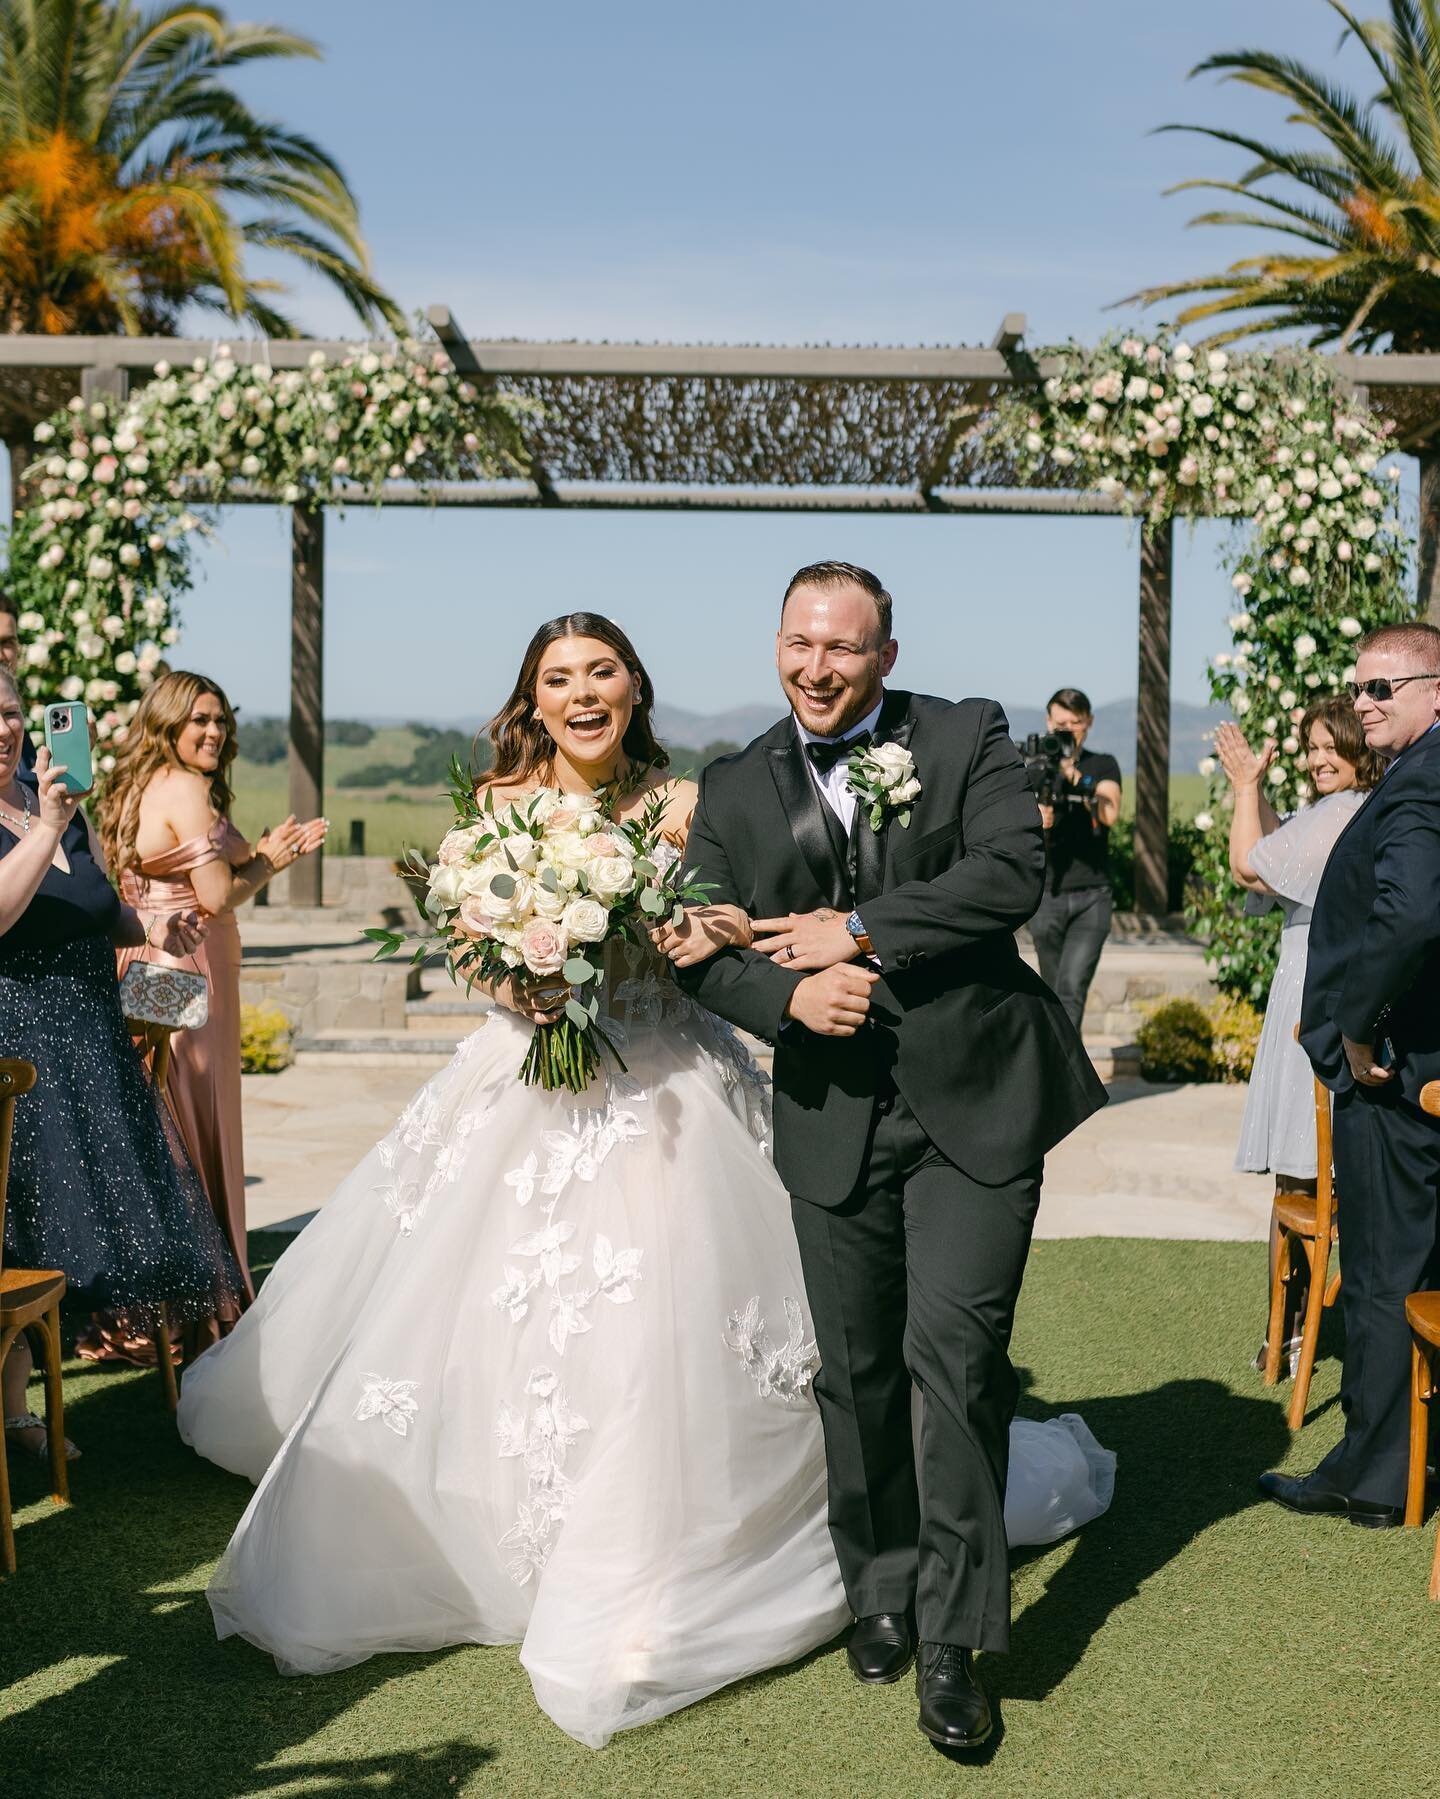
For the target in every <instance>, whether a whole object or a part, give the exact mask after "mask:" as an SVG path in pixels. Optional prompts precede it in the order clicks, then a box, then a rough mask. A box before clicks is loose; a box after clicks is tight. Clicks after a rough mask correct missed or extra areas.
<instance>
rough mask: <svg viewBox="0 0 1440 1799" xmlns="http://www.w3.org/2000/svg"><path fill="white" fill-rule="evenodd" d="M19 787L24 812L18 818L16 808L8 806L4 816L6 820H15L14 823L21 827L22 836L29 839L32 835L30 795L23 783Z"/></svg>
mask: <svg viewBox="0 0 1440 1799" xmlns="http://www.w3.org/2000/svg"><path fill="white" fill-rule="evenodd" d="M19 785H20V804H21V806H22V807H23V811H22V812H21V813H20V815H19V816H18V817H16V814H15V809H14V807H13V806H10V805H6V807H5V808H4V816H5V817H6V818H9V819H13V820H14V822H15V823H16V824H17V825H19V827H20V831H21V835H22V836H25V837H28V836H29V835H30V811H31V808H30V794H29V791H28V789H27V788H26V787H25V785H24V783H23V782H21V783H20V784H19Z"/></svg>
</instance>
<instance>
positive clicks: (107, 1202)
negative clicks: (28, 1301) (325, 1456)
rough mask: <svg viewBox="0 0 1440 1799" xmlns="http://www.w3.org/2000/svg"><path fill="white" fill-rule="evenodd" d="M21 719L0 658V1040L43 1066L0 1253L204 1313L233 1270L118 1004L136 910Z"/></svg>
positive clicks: (23, 1432) (9, 1395) (24, 1426)
mask: <svg viewBox="0 0 1440 1799" xmlns="http://www.w3.org/2000/svg"><path fill="white" fill-rule="evenodd" d="M24 726H25V718H24V711H23V708H22V706H21V702H20V696H19V693H18V691H17V690H16V687H15V684H14V681H13V680H12V678H11V677H10V675H9V674H8V672H7V671H5V670H3V669H0V1055H5V1056H14V1057H20V1058H23V1059H24V1060H25V1061H27V1062H33V1063H34V1064H35V1067H36V1068H37V1070H38V1071H39V1076H40V1078H39V1080H38V1082H37V1083H36V1085H35V1087H34V1089H33V1090H32V1091H31V1092H30V1093H29V1094H27V1095H26V1096H25V1097H24V1098H22V1099H21V1100H20V1101H19V1103H18V1104H17V1106H16V1108H15V1131H14V1141H13V1144H12V1146H11V1154H10V1187H9V1203H8V1206H7V1208H6V1213H5V1261H6V1262H7V1263H10V1264H12V1265H16V1266H21V1267H29V1268H57V1269H59V1270H61V1271H62V1272H63V1273H64V1275H65V1277H66V1281H67V1283H68V1286H69V1298H70V1300H72V1301H73V1302H74V1303H76V1304H77V1305H79V1306H80V1307H82V1308H83V1309H85V1310H86V1311H89V1310H91V1309H93V1308H96V1307H102V1306H104V1307H115V1308H124V1309H125V1310H126V1311H127V1312H128V1313H130V1314H131V1315H132V1316H136V1317H140V1318H147V1317H148V1318H149V1319H151V1320H152V1321H153V1320H154V1317H155V1314H156V1312H157V1310H158V1308H159V1306H160V1305H161V1304H162V1303H163V1304H166V1305H168V1306H169V1307H170V1309H171V1311H172V1313H173V1314H174V1315H175V1316H177V1317H207V1316H210V1315H211V1314H213V1313H214V1312H215V1311H216V1309H217V1301H218V1300H222V1299H223V1300H225V1301H227V1302H229V1303H231V1304H232V1305H233V1303H234V1301H235V1300H236V1298H237V1297H238V1295H239V1293H240V1290H241V1289H240V1276H239V1271H238V1269H237V1268H236V1267H235V1263H234V1259H233V1257H232V1256H231V1254H230V1251H229V1249H228V1248H227V1246H226V1244H225V1240H224V1238H223V1236H222V1235H221V1232H220V1229H219V1227H218V1226H217V1224H216V1222H215V1218H214V1215H213V1213H212V1212H211V1210H210V1204H209V1201H208V1200H207V1199H206V1197H205V1191H204V1189H203V1187H202V1186H201V1185H200V1182H199V1180H198V1179H197V1177H196V1175H195V1172H194V1170H193V1169H192V1168H191V1167H190V1165H189V1164H188V1162H186V1161H185V1160H184V1157H183V1152H180V1151H178V1149H177V1148H176V1145H177V1143H178V1139H177V1138H176V1137H175V1133H174V1127H173V1125H172V1124H170V1121H169V1119H168V1116H167V1114H166V1113H165V1112H164V1109H163V1107H161V1106H160V1105H159V1104H158V1103H157V1102H156V1099H155V1096H154V1094H153V1092H152V1091H151V1089H150V1086H149V1084H148V1082H147V1080H146V1077H145V1072H144V1069H143V1067H142V1066H141V1063H140V1058H139V1056H138V1054H137V1053H136V1051H135V1048H134V1046H133V1045H132V1043H131V1041H130V1036H129V1033H128V1032H127V1030H126V1028H125V1020H124V1018H123V1016H122V1015H121V1011H120V992H119V987H118V984H117V982H116V976H115V951H114V945H115V944H116V943H117V942H121V943H124V942H128V941H130V940H131V939H132V938H133V939H135V940H137V941H138V937H139V927H138V922H137V921H136V919H135V915H134V914H133V912H131V911H130V910H129V909H128V908H126V907H122V906H121V904H120V901H119V899H118V898H117V897H116V895H115V891H114V889H113V888H112V887H111V886H110V883H109V882H108V881H107V879H106V878H105V871H104V868H103V867H102V865H101V863H100V861H99V859H98V857H97V855H96V852H95V846H94V843H93V840H92V838H91V835H90V828H89V825H88V824H87V822H86V820H85V817H84V814H83V813H82V812H80V810H79V802H78V799H77V798H76V796H75V795H73V794H70V793H68V792H67V791H66V789H65V788H64V787H63V785H62V784H61V783H60V781H59V780H58V779H57V778H56V776H55V773H54V771H53V770H51V768H50V767H49V754H48V752H47V751H45V750H43V749H42V750H41V751H40V753H39V757H38V759H37V767H36V772H35V775H34V776H33V777H31V776H29V775H25V776H23V777H22V774H21V769H20V753H21V746H22V743H23V740H24V735H25V729H24ZM29 1374H30V1352H29V1349H28V1347H27V1346H26V1344H25V1341H24V1339H23V1338H21V1339H20V1340H19V1341H18V1342H17V1343H16V1345H15V1347H14V1349H12V1351H11V1353H10V1355H9V1357H8V1359H7V1361H6V1363H5V1367H4V1369H3V1371H0V1378H3V1390H4V1415H5V1436H6V1442H7V1444H10V1443H13V1444H14V1445H15V1446H16V1447H17V1448H23V1449H27V1450H29V1451H31V1452H32V1453H35V1454H43V1453H44V1452H45V1430H44V1426H43V1424H41V1423H40V1421H39V1420H38V1419H35V1418H33V1417H31V1415H30V1413H29V1408H28V1406H27V1405H26V1402H25V1388H26V1383H27V1381H28V1379H29Z"/></svg>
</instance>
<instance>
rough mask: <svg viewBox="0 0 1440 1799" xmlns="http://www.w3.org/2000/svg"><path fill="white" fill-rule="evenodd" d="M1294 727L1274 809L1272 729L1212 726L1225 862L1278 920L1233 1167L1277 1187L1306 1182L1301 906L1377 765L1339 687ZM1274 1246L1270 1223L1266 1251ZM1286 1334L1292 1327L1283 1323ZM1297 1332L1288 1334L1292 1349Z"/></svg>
mask: <svg viewBox="0 0 1440 1799" xmlns="http://www.w3.org/2000/svg"><path fill="white" fill-rule="evenodd" d="M1298 735H1299V740H1300V745H1301V747H1302V748H1303V750H1304V753H1305V759H1306V762H1307V764H1308V767H1309V774H1310V781H1309V788H1308V791H1307V793H1306V796H1305V799H1304V801H1303V802H1302V804H1301V806H1300V809H1299V810H1298V811H1296V812H1292V813H1291V814H1290V815H1289V816H1288V817H1286V818H1283V819H1282V818H1281V817H1280V816H1279V815H1278V814H1277V813H1276V811H1275V809H1274V808H1273V807H1272V806H1271V804H1270V802H1269V801H1268V800H1267V799H1266V797H1265V794H1264V787H1265V784H1266V782H1265V777H1266V774H1267V773H1268V771H1269V768H1270V765H1271V763H1272V762H1273V761H1274V759H1275V753H1276V750H1277V748H1278V747H1279V746H1278V745H1277V743H1276V741H1275V739H1274V738H1267V739H1266V740H1265V743H1264V744H1263V745H1262V747H1261V748H1260V750H1259V751H1258V752H1257V751H1255V750H1252V749H1251V747H1250V745H1249V744H1248V743H1247V742H1246V740H1245V737H1244V735H1243V733H1242V732H1241V730H1240V728H1239V726H1238V725H1233V724H1223V725H1221V726H1220V727H1219V729H1218V730H1217V731H1216V733H1215V749H1216V753H1217V755H1218V756H1219V758H1220V762H1221V766H1222V767H1223V768H1224V770H1225V774H1226V777H1227V778H1228V780H1229V782H1230V786H1231V789H1232V792H1233V797H1234V807H1233V810H1232V812H1231V815H1230V872H1231V874H1232V875H1233V876H1234V877H1235V879H1236V881H1237V882H1238V883H1239V884H1240V886H1242V887H1243V888H1244V889H1245V890H1246V894H1247V896H1248V897H1247V899H1246V902H1245V910H1246V911H1247V912H1249V913H1251V914H1252V915H1255V916H1260V915H1263V914H1264V913H1266V912H1268V911H1269V910H1270V909H1271V907H1272V906H1278V907H1279V908H1280V910H1281V912H1282V913H1283V914H1284V920H1285V922H1284V927H1283V929H1282V930H1281V933H1280V959H1279V962H1278V964H1277V966H1276V969H1275V978H1274V980H1273V981H1272V983H1271V986H1270V997H1269V1001H1268V1003H1267V1005H1266V1008H1265V1023H1264V1027H1263V1029H1262V1030H1261V1033H1260V1043H1259V1047H1258V1049H1257V1050H1256V1053H1255V1066H1254V1068H1253V1070H1252V1071H1251V1075H1250V1091H1249V1094H1248V1096H1247V1098H1246V1102H1245V1117H1244V1120H1243V1122H1242V1123H1241V1126H1240V1142H1239V1145H1238V1146H1237V1148H1236V1151H1235V1166H1236V1168H1237V1169H1239V1170H1240V1171H1241V1172H1243V1173H1251V1174H1273V1175H1274V1176H1275V1189H1276V1192H1277V1193H1282V1192H1291V1193H1294V1192H1308V1193H1313V1192H1314V1191H1315V1179H1316V1166H1315V1088H1314V1078H1313V1076H1312V1074H1311V1070H1310V1063H1309V1060H1308V1059H1307V1057H1306V1055H1305V1052H1304V1050H1302V1049H1301V1047H1300V1045H1299V1044H1298V1043H1297V1042H1296V1041H1295V1026H1296V1024H1297V1022H1298V1021H1299V1018H1300V999H1301V995H1302V993H1303V992H1304V987H1305V955H1306V948H1307V944H1308V941H1309V935H1310V909H1311V907H1312V905H1313V904H1314V901H1315V894H1316V892H1317V890H1318V888H1319V886H1320V876H1321V875H1322V874H1323V873H1324V870H1325V863H1326V861H1327V860H1328V858H1329V855H1330V851H1331V850H1332V849H1333V848H1334V846H1335V840H1336V839H1337V838H1338V837H1339V836H1340V834H1341V832H1342V831H1343V830H1344V829H1345V827H1346V825H1348V824H1349V822H1350V820H1351V819H1352V818H1353V817H1354V815H1355V813H1356V812H1357V810H1358V809H1359V808H1360V806H1361V805H1363V803H1364V800H1365V795H1366V793H1367V792H1368V791H1369V790H1370V788H1372V787H1373V786H1374V785H1375V783H1376V782H1377V781H1378V780H1379V778H1380V774H1381V772H1382V766H1383V765H1382V764H1381V762H1380V760H1379V758H1378V757H1377V756H1376V755H1375V753H1374V752H1373V751H1372V750H1370V749H1368V748H1367V747H1366V744H1365V735H1364V732H1363V731H1362V730H1361V729H1360V721H1359V719H1358V718H1357V717H1356V716H1355V708H1354V707H1353V706H1352V705H1351V703H1350V701H1349V700H1348V699H1346V698H1345V697H1344V696H1343V695H1337V696H1335V697H1333V698H1330V699H1324V700H1319V701H1317V702H1316V703H1315V705H1313V706H1311V707H1310V709H1309V710H1308V711H1307V712H1306V713H1305V715H1304V717H1303V718H1302V719H1301V721H1300V726H1299V732H1298ZM1274 1253H1275V1232H1274V1228H1273V1225H1272V1229H1271V1255H1272V1257H1273V1255H1274ZM1286 1334H1287V1338H1288V1337H1290V1336H1292V1335H1294V1334H1295V1333H1294V1332H1293V1331H1292V1330H1291V1329H1290V1327H1289V1324H1287V1332H1286ZM1298 1342H1299V1340H1298V1336H1297V1337H1296V1340H1295V1349H1296V1350H1297V1351H1298ZM1288 1347H1289V1346H1288V1344H1287V1348H1288ZM1262 1354H1263V1349H1262Z"/></svg>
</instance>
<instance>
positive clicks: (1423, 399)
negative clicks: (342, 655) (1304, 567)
mask: <svg viewBox="0 0 1440 1799" xmlns="http://www.w3.org/2000/svg"><path fill="white" fill-rule="evenodd" d="M428 316H429V320H430V323H431V325H432V326H433V327H434V329H435V331H436V333H437V335H438V337H439V338H440V341H441V343H442V344H443V345H444V347H445V349H446V350H447V351H448V353H449V354H450V356H451V357H452V359H453V360H454V362H455V364H456V366H457V367H458V368H459V370H460V371H461V372H462V373H463V374H466V375H468V376H469V377H470V378H471V379H472V380H475V381H480V382H497V383H504V384H505V385H506V386H507V387H509V388H511V389H513V390H515V391H517V392H519V393H522V394H524V395H527V396H529V397H530V398H532V399H534V400H536V401H538V402H539V405H540V408H541V409H542V410H541V413H540V415H539V417H538V419H537V420H535V421H534V422H532V423H531V424H530V425H529V426H528V427H527V439H528V450H529V454H530V469H531V473H530V477H529V478H528V479H525V480H510V481H471V482H456V483H451V484H440V485H438V486H436V485H431V486H428V487H424V488H421V487H417V486H412V485H409V484H406V483H402V482H395V483H391V484H390V485H388V486H387V487H386V488H385V490H384V493H383V496H382V499H383V503H384V504H386V505H395V506H405V505H439V506H467V507H491V506H508V507H535V508H545V507H566V508H571V509H577V508H579V509H590V508H605V509H611V510H616V509H619V510H626V509H629V510H657V509H663V510H669V511H709V512H760V511H768V512H851V513H864V512H875V513H881V512H883V513H914V514H917V515H936V514H964V513H1010V514H1015V513H1029V514H1050V515H1055V514H1061V515H1069V516H1081V515H1091V516H1115V515H1116V514H1117V513H1118V511H1119V510H1120V509H1119V507H1118V506H1117V505H1116V503H1115V502H1114V501H1113V500H1110V499H1107V498H1106V497H1104V496H1102V495H1099V494H1094V493H1088V492H1081V491H1077V490H1074V489H1067V488H1063V487H1059V486H1055V487H1049V488H1044V487H1035V486H1023V485H1020V484H1018V483H1017V481H1016V477H1015V473H1014V471H1013V470H1012V469H1010V468H1009V467H1008V466H1003V465H1001V464H998V463H997V462H996V461H995V460H994V458H993V455H992V453H991V452H990V451H989V450H988V448H987V443H986V439H985V436H984V434H983V432H982V431H981V430H980V429H979V426H980V425H981V424H982V422H983V420H984V417H985V414H986V411H987V408H988V406H989V405H990V404H991V402H992V401H993V400H994V398H995V396H996V395H998V394H999V393H1001V392H1002V391H1004V390H1005V389H1007V388H1010V387H1012V386H1016V385H1026V384H1033V383H1035V382H1037V381H1039V380H1042V379H1043V378H1044V375H1045V373H1046V370H1045V368H1044V366H1043V364H1039V363H1037V362H1036V361H1034V360H1033V359H1032V358H1031V357H1030V356H1029V355H1028V354H1027V353H1026V351H1025V348H1024V341H1023V340H1024V333H1025V319H1024V316H1023V315H1022V314H1018V313H1012V314H1009V315H1007V317H1006V318H1005V320H1004V322H1003V323H1002V325H1001V326H1000V329H999V330H998V331H997V332H996V334H995V336H994V338H993V340H992V341H991V343H990V344H989V345H988V346H987V347H984V348H967V347H937V348H890V347H876V348H842V347H836V346H829V345H818V346H805V347H798V346H767V345H743V346H742V345H704V344H605V343H526V342H515V341H491V340H483V339H478V340H477V339H467V338H466V337H465V335H464V333H463V332H462V331H461V330H460V328H459V326H458V324H457V323H456V321H455V319H454V317H453V315H452V314H451V313H450V311H449V309H448V308H446V307H443V306H436V307H432V308H431V309H430V311H429V315H428ZM228 347H229V349H230V350H231V352H232V353H233V355H234V358H235V360H236V361H237V362H238V363H242V364H244V363H261V364H268V366H270V367H271V368H273V369H293V368H303V367H305V366H306V364H307V362H308V359H309V358H310V356H311V355H313V354H314V353H315V352H316V351H317V350H319V351H322V352H324V353H325V354H326V355H327V357H335V358H338V357H340V356H342V355H343V354H345V352H346V351H347V350H349V349H351V348H353V347H354V346H353V345H351V344H347V343H340V342H323V341H317V340H315V339H310V338H305V339H283V338H270V339H263V338H247V339H239V340H233V341H230V342H229V344H228ZM216 348H217V341H216V340H205V339H198V340H185V339H176V338H134V337H131V338H127V337H29V336H12V337H0V413H4V414H9V415H11V416H12V417H13V416H14V415H15V414H16V413H19V412H25V411H28V413H29V414H30V416H32V417H38V416H40V415H41V414H42V413H43V412H46V411H49V410H52V409H53V408H54V407H57V406H60V405H63V404H64V403H65V401H66V399H68V398H69V397H70V396H71V395H73V394H74V393H75V392H76V391H79V392H80V393H81V394H82V395H83V396H84V397H86V398H87V399H88V398H91V397H98V396H99V395H101V394H108V395H111V396H114V397H117V398H123V397H124V395H125V394H126V392H127V391H128V384H129V382H130V381H131V380H132V379H142V380H143V379H146V378H148V377H149V375H150V373H151V371H152V370H153V367H154V365H155V363H156V362H157V361H159V360H161V359H162V358H163V359H167V360H168V361H170V362H171V363H172V364H182V363H185V362H189V361H192V360H193V359H195V358H197V357H209V356H210V355H212V354H213V352H214V351H215V349H216ZM1332 361H1333V364H1334V366H1335V369H1336V372H1337V374H1338V375H1339V376H1340V378H1341V379H1342V380H1343V381H1345V382H1347V383H1349V384H1351V385H1352V386H1354V387H1356V388H1360V389H1364V390H1366V393H1367V394H1368V396H1369V399H1370V401H1371V403H1372V404H1373V405H1375V406H1376V407H1377V409H1378V410H1379V411H1381V412H1382V413H1383V414H1385V415H1386V416H1388V417H1390V418H1391V419H1393V420H1394V422H1395V425H1396V427H1397V436H1396V447H1397V448H1398V449H1402V450H1408V451H1412V452H1414V453H1416V454H1418V455H1419V456H1420V459H1421V505H1420V543H1419V579H1420V591H1421V594H1422V596H1423V599H1424V601H1425V606H1426V610H1427V614H1428V616H1430V617H1432V618H1435V619H1437V621H1440V559H1437V548H1440V450H1437V451H1435V452H1432V451H1431V450H1430V448H1429V446H1430V443H1431V439H1432V437H1434V436H1437V435H1440V355H1436V356H1429V355H1379V356H1356V355H1337V356H1335V357H1334V358H1333V359H1332ZM204 497H205V496H204V495H203V493H198V492H197V499H203V498H204ZM368 497H369V496H368V495H361V494H359V493H357V494H355V495H353V496H348V495H346V494H345V493H344V492H343V490H342V491H341V492H339V493H338V494H337V498H338V499H340V500H345V499H347V498H353V499H355V500H357V501H358V500H361V499H367V498H368ZM237 501H238V502H240V503H253V504H264V505H270V504H275V503H276V502H275V501H274V499H273V497H272V496H271V495H269V494H266V493H262V492H245V491H243V490H242V491H240V492H238V493H237V492H236V491H235V490H234V489H233V488H232V489H229V490H227V494H226V499H225V503H226V504H231V503H235V502H237ZM291 545H292V549H291V556H292V570H291V639H290V643H291V655H290V696H291V697H290V752H289V773H290V805H291V808H292V809H293V810H294V812H295V813H296V814H297V815H298V816H301V817H306V816H310V815H312V814H314V813H317V812H321V811H323V810H324V744H325V735H324V692H323V680H322V671H323V634H324V594H325V515H324V509H323V506H321V507H316V506H313V505H306V506H297V507H295V508H293V519H292V533H291ZM1172 569H1173V526H1172V525H1171V524H1170V523H1169V522H1168V521H1167V522H1165V523H1162V524H1158V525H1152V524H1149V523H1146V524H1143V525H1142V526H1141V529H1140V553H1139V570H1138V588H1139V634H1138V635H1139V661H1138V681H1137V731H1136V754H1135V815H1136V816H1135V882H1136V906H1137V909H1138V910H1139V911H1141V912H1146V913H1157V914H1158V913H1163V912H1165V911H1166V910H1167V870H1166V851H1167V837H1168V823H1169V748H1170V631H1171V606H1172ZM320 896H321V868H320V859H319V857H318V856H316V857H310V858H307V859H306V860H305V861H303V862H301V863H299V864H297V866H296V869H295V870H294V873H293V874H292V877H291V898H292V903H294V904H297V905H310V906H315V905H319V903H320Z"/></svg>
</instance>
